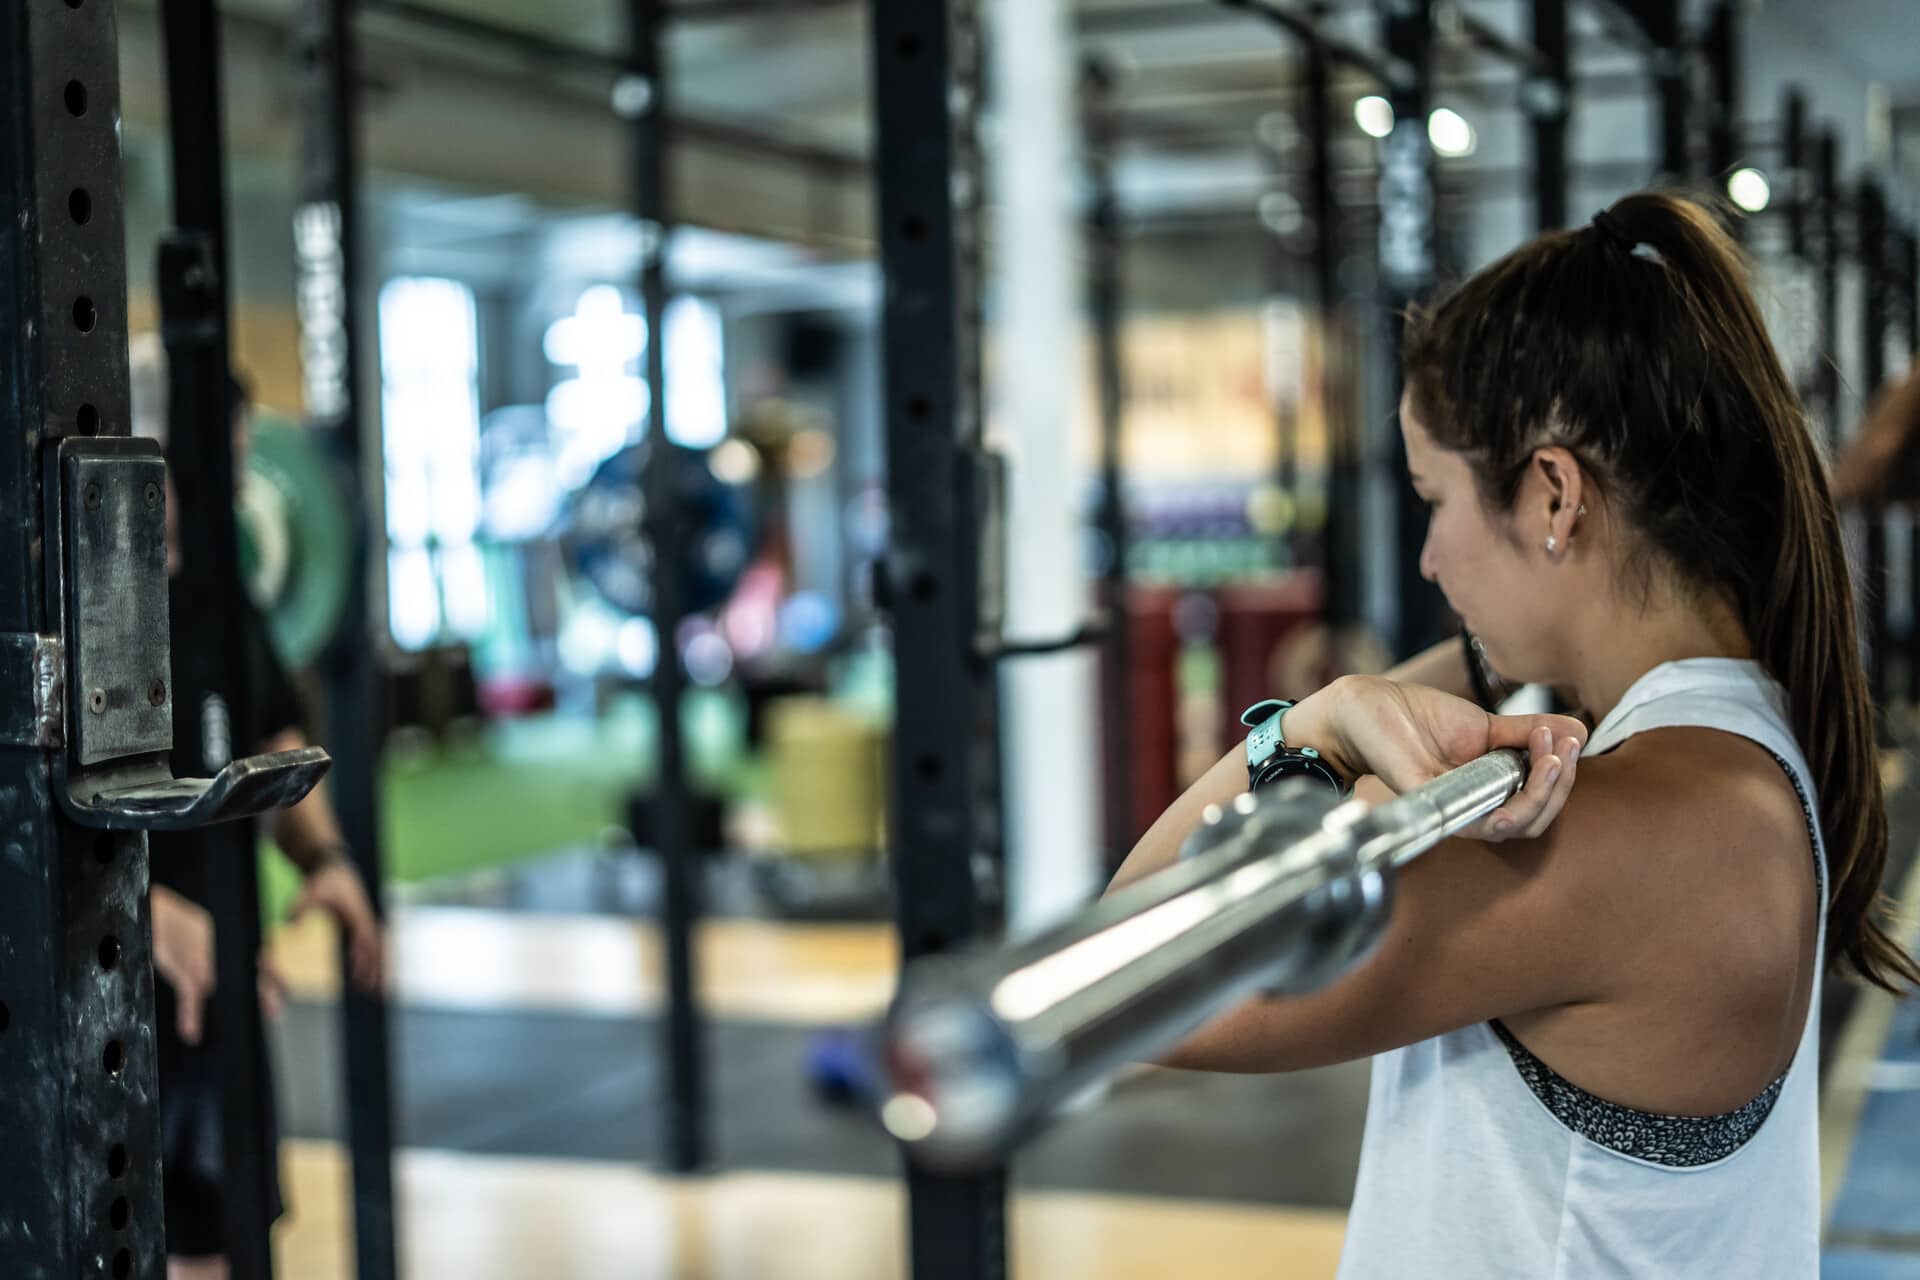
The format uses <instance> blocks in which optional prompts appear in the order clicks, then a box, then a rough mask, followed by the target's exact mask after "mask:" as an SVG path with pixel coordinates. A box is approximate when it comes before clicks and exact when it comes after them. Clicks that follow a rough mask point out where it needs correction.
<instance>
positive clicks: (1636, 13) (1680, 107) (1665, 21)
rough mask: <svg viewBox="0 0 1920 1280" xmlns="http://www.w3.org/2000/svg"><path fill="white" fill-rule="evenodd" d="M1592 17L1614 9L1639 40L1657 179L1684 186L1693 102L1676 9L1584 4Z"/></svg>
mask: <svg viewBox="0 0 1920 1280" xmlns="http://www.w3.org/2000/svg"><path fill="white" fill-rule="evenodd" d="M1589 2H1590V3H1593V4H1594V5H1595V8H1596V10H1597V11H1598V12H1600V13H1602V14H1603V15H1611V14H1612V13H1613V12H1614V11H1615V9H1616V8H1617V9H1618V10H1620V11H1621V12H1623V13H1624V14H1625V15H1626V18H1627V20H1628V22H1629V23H1630V24H1631V25H1632V27H1633V28H1635V29H1636V30H1638V31H1639V33H1640V34H1641V35H1642V36H1644V38H1645V42H1644V44H1642V46H1641V48H1642V52H1644V53H1645V54H1646V56H1647V62H1648V70H1649V72H1650V73H1651V75H1652V76H1653V82H1654V90H1655V92H1656V94H1657V95H1658V97H1659V100H1660V113H1659V116H1658V118H1657V124H1656V133H1655V135H1654V138H1655V142H1656V143H1657V146H1656V147H1655V154H1657V155H1658V156H1659V157H1660V174H1659V180H1660V181H1663V182H1684V181H1686V180H1687V179H1688V178H1691V177H1692V176H1693V139H1692V133H1691V126H1692V113H1693V98H1692V87H1691V82H1690V79H1689V77H1688V74H1687V62H1688V59H1687V49H1686V34H1685V31H1684V30H1683V28H1682V27H1681V13H1680V9H1681V6H1680V5H1678V4H1676V3H1674V2H1673V0H1589Z"/></svg>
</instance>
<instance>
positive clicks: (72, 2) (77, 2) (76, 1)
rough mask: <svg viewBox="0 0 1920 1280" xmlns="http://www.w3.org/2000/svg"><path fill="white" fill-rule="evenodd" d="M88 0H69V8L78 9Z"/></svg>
mask: <svg viewBox="0 0 1920 1280" xmlns="http://www.w3.org/2000/svg"><path fill="white" fill-rule="evenodd" d="M86 2H87V0H67V8H69V9H78V8H79V7H80V6H81V5H83V4H85V3H86Z"/></svg>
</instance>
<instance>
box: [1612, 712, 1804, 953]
mask: <svg viewBox="0 0 1920 1280" xmlns="http://www.w3.org/2000/svg"><path fill="white" fill-rule="evenodd" d="M1580 767H1581V769H1582V771H1583V773H1582V783H1581V785H1584V784H1586V783H1592V784H1594V785H1593V791H1594V792H1595V799H1596V800H1597V801H1598V802H1599V803H1600V804H1602V805H1604V806H1605V807H1606V809H1607V810H1608V815H1609V816H1611V817H1612V819H1613V820H1615V821H1617V822H1619V823H1620V824H1621V825H1622V827H1623V828H1624V832H1623V834H1627V835H1628V836H1629V838H1626V839H1622V840H1616V841H1612V842H1609V844H1610V848H1611V849H1612V850H1613V851H1614V853H1615V855H1616V856H1617V857H1618V858H1620V859H1621V860H1622V862H1623V863H1624V865H1623V866H1618V867H1616V868H1614V869H1613V871H1614V874H1613V875H1610V876H1608V877H1606V883H1605V885H1604V887H1602V886H1600V885H1596V886H1595V887H1596V889H1599V890H1600V892H1602V893H1603V894H1604V896H1605V897H1607V898H1610V899H1613V900H1615V901H1620V902H1623V903H1627V904H1630V907H1631V910H1632V912H1633V913H1634V914H1635V915H1636V916H1637V917H1638V919H1639V927H1640V928H1641V929H1656V930H1657V929H1660V928H1661V927H1662V926H1665V927H1666V928H1667V929H1668V930H1670V931H1671V935H1670V939H1669V940H1670V943H1671V945H1672V946H1674V947H1676V948H1686V947H1698V948H1700V949H1702V950H1705V951H1708V952H1711V953H1712V954H1713V955H1714V956H1716V957H1719V958H1720V960H1721V961H1722V962H1724V963H1725V964H1726V965H1727V967H1729V968H1731V969H1733V970H1735V971H1737V972H1744V973H1747V974H1750V975H1751V976H1752V977H1753V978H1754V979H1755V980H1757V981H1758V982H1759V983H1760V984H1761V985H1762V986H1764V987H1767V988H1769V989H1771V988H1772V986H1773V983H1774V982H1775V981H1777V979H1778V976H1779V970H1780V969H1782V968H1792V967H1794V966H1796V965H1797V964H1798V963H1800V957H1799V951H1800V950H1801V947H1800V945H1799V940H1800V939H1801V937H1802V935H1803V934H1805V933H1806V932H1807V929H1808V927H1809V925H1810V923H1811V922H1812V921H1813V920H1814V919H1816V918H1817V917H1816V915H1815V912H1814V906H1815V904H1816V902H1817V897H1818V893H1817V888H1816V884H1817V878H1816V876H1815V873H1814V868H1813V862H1812V847H1811V844H1810V840H1809V835H1808V830H1807V815H1806V812H1805V810H1804V808H1803V807H1802V805H1801V801H1800V797H1799V793H1798V791H1797V790H1796V789H1795V787H1794V784H1793V782H1792V781H1791V780H1790V779H1789V777H1788V775H1787V773H1786V771H1785V770H1784V769H1782V768H1781V767H1780V765H1779V762H1778V761H1776V760H1775V759H1774V757H1773V755H1772V754H1771V753H1770V752H1769V751H1768V750H1767V749H1766V748H1765V747H1763V746H1761V745H1760V744H1759V743H1757V742H1754V741H1752V740H1751V739H1748V738H1742V737H1740V736H1738V735H1736V734H1731V733H1726V732H1723V731H1721V730H1717V729H1708V728H1701V727H1695V726H1686V727H1675V728H1667V729H1654V730H1649V731H1646V732H1644V733H1640V734H1636V735H1635V736H1634V737H1633V738H1631V739H1629V740H1628V741H1627V742H1625V743H1622V744H1621V745H1620V746H1619V747H1618V748H1616V749H1615V750H1613V751H1611V752H1608V753H1607V754H1605V755H1601V756H1597V757H1595V758H1594V759H1592V760H1591V761H1586V760H1583V761H1582V762H1581V765H1580ZM1587 870H1588V872H1593V871H1596V870H1597V869H1593V868H1589V869H1587ZM1622 872H1624V873H1625V874H1624V875H1622V874H1620V873H1622ZM1714 967H1715V968H1719V967H1721V966H1720V965H1719V964H1716V965H1715V966H1714Z"/></svg>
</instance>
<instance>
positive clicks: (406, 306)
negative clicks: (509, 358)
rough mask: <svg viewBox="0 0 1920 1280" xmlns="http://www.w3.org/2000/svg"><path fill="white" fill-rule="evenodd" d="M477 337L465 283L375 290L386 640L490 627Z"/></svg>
mask: <svg viewBox="0 0 1920 1280" xmlns="http://www.w3.org/2000/svg"><path fill="white" fill-rule="evenodd" d="M479 368H480V338H479V318H478V313H477V311H476V309H475V306H474V300H473V290H471V289H469V288H468V287H467V286H465V285H464V284H461V283H459V282H458V281H455V280H437V279H429V278H422V277H412V276H400V277H396V278H394V279H392V280H389V281H388V282H387V283H386V284H385V285H384V286H382V288H381V290H380V380H381V424H382V439H381V451H382V455H383V458H384V461H385V464H386V468H385V471H386V495H385V496H386V508H387V510H386V525H387V588H388V593H387V612H388V621H389V626H390V628H391V630H392V632H393V638H394V642H395V643H396V644H398V645H400V647H402V648H404V649H424V648H426V647H428V646H429V645H432V644H436V643H438V642H439V641H441V640H442V639H445V638H446V636H445V634H444V633H445V632H447V631H452V632H454V633H455V634H457V635H459V636H461V637H463V638H466V639H472V638H473V637H474V636H476V635H478V634H479V632H480V630H482V629H483V628H484V626H485V624H486V621H487V617H488V600H487V589H486V578H485V574H484V573H483V572H481V571H480V560H479V554H478V552H477V551H476V550H475V548H474V545H473V540H474V535H475V533H476V531H477V529H478V527H479V523H480V392H479Z"/></svg>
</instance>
